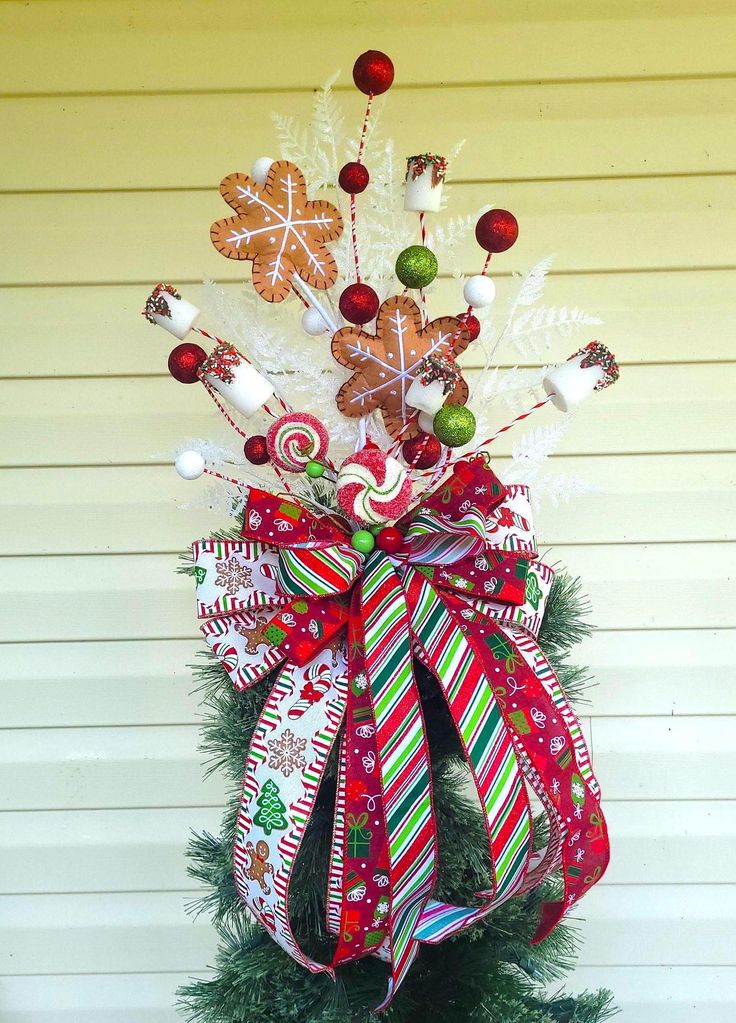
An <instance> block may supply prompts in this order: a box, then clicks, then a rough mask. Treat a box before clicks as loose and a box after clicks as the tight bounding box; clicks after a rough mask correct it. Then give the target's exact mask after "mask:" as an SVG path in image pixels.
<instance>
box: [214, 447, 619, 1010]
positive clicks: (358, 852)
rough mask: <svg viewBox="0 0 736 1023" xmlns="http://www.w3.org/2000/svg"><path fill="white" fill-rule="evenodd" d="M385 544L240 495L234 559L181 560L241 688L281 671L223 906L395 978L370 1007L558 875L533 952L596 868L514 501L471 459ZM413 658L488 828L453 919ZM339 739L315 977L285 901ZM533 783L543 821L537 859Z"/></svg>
mask: <svg viewBox="0 0 736 1023" xmlns="http://www.w3.org/2000/svg"><path fill="white" fill-rule="evenodd" d="M277 521H283V522H286V523H288V525H289V529H288V530H286V531H285V532H282V531H280V530H279V529H278V528H276V527H275V524H276V522H277ZM398 526H399V528H400V529H401V530H402V532H403V533H404V534H405V539H404V545H403V547H402V549H401V552H400V553H399V554H397V555H396V556H394V557H388V556H387V555H386V554H384V553H383V552H381V551H380V550H375V551H374V552H372V553H371V554H370V555H368V556H363V555H361V554H358V553H357V552H356V551H355V550H353V548H352V547H351V545H350V536H349V534H348V533H346V532H344V531H343V530H342V529H341V528H340V527H339V526H338V525H336V524H335V523H334V522H332V521H329V520H327V519H319V518H316V517H314V516H313V515H312V514H311V513H310V512H308V511H307V510H306V509H305V508H303V507H301V506H300V505H298V504H295V503H293V502H291V501H289V502H285V501H284V500H283V499H282V498H279V497H277V496H276V495H273V494H268V493H266V492H263V491H259V490H255V489H252V490H251V491H250V492H249V495H248V500H247V504H246V508H245V512H244V518H243V529H242V534H243V540H242V541H214V540H204V541H201V542H200V543H198V544H195V545H194V555H195V578H196V580H197V597H198V608H199V611H200V615H201V617H203V618H204V619H205V621H204V624H203V627H202V628H203V632H204V634H205V637H206V638H207V642H208V643H209V644H210V646H211V647H212V650H213V652H214V653H215V654H216V656H217V657H218V658H219V659H220V660H221V662H222V663H223V665H224V666H225V668H226V670H227V671H228V673H229V674H230V676H231V678H232V680H233V683H234V684H235V686H236V687H237V688H244V687H247V686H250V685H253V684H254V683H255V682H257V681H258V680H259V679H261V678H263V677H264V676H265V675H267V674H268V673H269V672H272V671H274V670H276V669H278V673H277V677H276V682H275V684H274V686H273V689H272V691H271V694H270V696H269V698H268V700H267V701H266V704H265V706H264V709H263V712H262V714H261V717H260V719H259V722H258V724H257V726H256V729H255V732H254V735H253V740H252V743H251V748H250V751H249V754H248V763H247V769H246V775H245V780H244V785H243V799H242V805H241V812H240V815H239V818H238V827H237V838H236V843H235V850H234V860H235V881H236V886H237V888H238V892H239V893H240V896H241V898H242V899H243V901H244V902H245V903H246V904H247V905H248V906H249V907H250V908H251V909H252V910H253V912H254V913H255V914H256V916H257V918H258V919H260V920H261V922H262V923H263V925H264V926H265V927H266V928H267V929H268V930H269V933H271V935H272V936H273V938H274V939H275V940H276V941H277V942H279V944H280V945H281V946H282V947H283V948H284V949H285V950H286V951H287V952H288V953H289V954H290V955H291V956H293V958H294V959H296V960H297V961H298V962H300V963H301V964H302V965H303V966H305V967H306V968H307V969H309V970H311V971H313V972H327V973H329V974H333V972H334V969H335V967H336V966H338V965H341V964H342V963H345V962H349V961H351V960H353V959H356V958H360V957H362V956H365V955H375V956H378V957H379V958H381V959H384V960H386V961H387V962H389V963H390V966H391V979H390V982H389V988H388V993H387V996H386V999H385V1000H384V1002H383V1003H382V1006H381V1007H382V1008H385V1007H386V1006H387V1005H388V1004H389V1003H390V1001H391V998H392V997H393V994H394V993H395V991H396V989H397V988H398V986H399V985H400V984H401V981H402V979H403V977H404V976H405V975H406V972H407V970H408V969H409V968H410V966H411V964H412V962H413V961H414V959H415V958H416V955H417V952H418V949H419V947H420V943H421V942H428V943H433V944H434V943H437V942H440V941H443V940H445V939H446V938H448V937H450V936H451V935H453V934H456V933H458V932H459V931H461V930H463V929H465V928H467V927H470V926H471V925H472V924H474V923H475V922H477V921H478V920H481V919H482V918H483V917H484V916H486V915H487V914H488V913H490V912H492V911H493V910H494V909H495V908H496V907H498V906H499V905H501V904H502V903H503V902H505V901H506V900H507V899H509V898H511V897H513V896H516V895H519V894H522V893H524V892H527V891H529V890H530V889H531V888H533V887H535V886H537V885H538V884H539V883H540V882H541V881H542V880H543V879H544V878H545V877H546V876H548V875H549V874H550V873H551V872H553V871H555V870H557V869H560V868H561V870H562V876H563V882H564V893H563V897H562V898H561V899H560V900H559V901H555V902H550V903H546V904H545V905H544V906H543V907H542V913H541V918H540V923H539V928H538V930H537V933H536V935H535V940H541V939H542V938H544V937H545V936H546V935H547V934H548V933H549V932H550V931H551V930H552V929H553V928H554V927H555V926H556V924H557V923H558V922H559V920H560V919H561V918H562V916H563V915H564V914H565V913H566V912H568V911H569V910H570V909H571V908H572V907H573V906H574V905H575V904H576V903H577V901H578V900H579V899H580V898H581V897H582V895H584V894H585V892H586V891H587V890H588V889H589V888H590V886H591V885H592V884H593V883H595V882H596V881H597V880H598V879H599V878H600V877H601V876H602V874H603V872H604V870H605V868H606V865H607V863H608V840H607V835H606V828H605V821H604V819H603V815H602V812H601V808H600V801H599V789H598V784H597V782H596V780H595V777H594V775H593V772H592V769H591V765H590V757H589V755H588V751H587V748H586V745H585V741H584V738H583V735H582V731H581V728H580V724H579V722H578V720H577V718H576V717H575V715H574V713H573V711H572V710H571V708H570V706H569V704H568V702H567V700H566V699H565V696H564V694H563V692H562V689H561V687H560V685H559V682H558V681H557V679H556V677H555V675H554V672H553V671H552V669H551V667H550V666H549V663H548V662H547V660H546V658H545V657H544V655H543V653H542V651H541V650H540V648H539V646H538V644H537V642H536V634H537V631H538V629H539V626H540V624H541V620H542V615H543V613H544V605H545V602H546V600H547V597H548V594H549V591H550V588H551V585H552V580H553V573H552V570H551V569H550V568H549V567H548V566H546V565H544V564H543V563H542V562H540V561H539V560H538V556H537V553H536V549H535V544H534V539H533V532H532V525H531V512H530V510H529V502H528V491H527V490H526V488H523V487H518V486H517V487H509V488H506V487H504V486H503V485H502V484H501V483H500V482H499V481H498V479H497V478H496V477H495V475H494V474H493V473H492V472H491V470H490V469H489V468H488V467H487V465H486V464H485V462H484V461H483V460H482V459H472V460H470V461H464V462H461V463H458V465H457V466H456V468H455V470H454V472H453V474H452V475H451V476H450V477H449V479H447V480H446V481H445V482H444V483H442V485H441V486H440V487H438V488H437V490H435V491H434V492H433V493H432V494H431V495H430V496H429V497H428V498H427V499H426V500H425V501H424V502H423V503H422V505H421V508H420V509H418V510H417V511H415V512H413V513H411V514H409V515H408V516H406V517H405V519H404V520H401V521H400V522H399V523H398ZM233 559H234V561H235V563H234V564H233V563H232V562H233ZM244 567H247V568H248V569H249V570H250V573H251V574H250V576H249V577H245V576H244V574H243V568H244ZM236 580H240V585H237V584H236ZM232 590H235V592H231V591H232ZM415 658H417V659H418V660H419V661H420V662H422V663H423V664H424V666H425V667H426V668H427V669H428V670H429V672H430V673H431V674H432V675H434V677H435V678H436V680H437V684H438V687H439V691H440V693H441V694H442V696H443V698H444V700H445V702H446V704H447V708H448V711H449V714H450V716H451V718H452V720H453V723H454V726H455V728H456V730H457V734H458V738H459V740H460V745H461V748H462V751H463V755H464V757H465V760H466V763H467V766H468V770H469V776H470V779H471V781H472V783H473V785H474V787H475V789H476V792H477V796H478V799H479V803H480V806H481V807H482V808H483V812H484V821H485V826H486V830H485V842H486V846H487V856H488V860H489V862H490V864H491V867H492V871H491V886H490V888H489V890H488V891H487V892H480V893H475V896H476V897H475V898H474V900H473V902H472V904H470V905H467V906H458V905H451V904H448V903H445V902H442V901H440V900H438V899H436V898H434V897H433V896H434V886H435V880H436V874H437V839H436V822H435V817H434V811H433V807H432V799H431V769H430V755H429V748H428V744H427V737H426V735H425V733H424V725H423V719H422V715H421V709H420V700H419V694H418V690H417V686H416V680H415V678H414V671H413V665H414V659H415ZM341 728H342V729H343V735H342V739H341V741H340V749H339V768H338V785H337V796H336V804H335V825H334V833H333V843H332V852H331V858H330V870H329V879H328V898H327V912H328V926H329V928H330V930H331V931H332V932H333V933H334V934H335V935H336V937H337V947H336V950H335V953H334V956H333V958H332V960H331V961H330V962H329V963H320V962H317V961H316V960H314V959H312V958H310V957H309V956H307V955H306V954H305V953H304V952H303V951H302V950H301V949H300V947H299V945H298V943H297V942H296V939H295V938H294V935H293V934H292V932H291V927H290V923H289V913H288V897H289V887H290V883H291V880H292V876H293V865H294V862H295V860H296V856H297V853H298V849H299V845H300V843H301V840H302V837H303V835H304V830H305V828H306V826H307V824H308V822H309V819H310V815H311V812H312V808H313V806H314V801H315V799H316V795H317V792H318V790H319V786H320V782H321V779H322V777H323V774H324V771H325V768H326V764H327V759H328V756H329V753H330V749H331V748H332V745H333V744H334V742H335V741H336V739H337V736H338V733H339V731H340V729H341ZM527 785H528V786H530V787H531V789H532V790H533V791H534V793H535V794H536V796H537V797H538V799H539V800H540V802H541V804H542V806H543V808H544V810H545V813H546V815H547V818H548V821H549V839H548V842H547V844H546V845H545V846H544V847H543V848H541V849H538V850H534V849H533V846H532V841H531V837H532V836H531V809H530V802H529V797H528V795H527ZM408 792H411V798H410V799H408V798H407V793H408ZM573 839H574V840H573ZM259 850H260V852H259ZM266 875H268V881H267V887H268V888H269V889H270V891H269V892H265V891H264V889H263V883H262V882H263V881H264V879H265V877H266Z"/></svg>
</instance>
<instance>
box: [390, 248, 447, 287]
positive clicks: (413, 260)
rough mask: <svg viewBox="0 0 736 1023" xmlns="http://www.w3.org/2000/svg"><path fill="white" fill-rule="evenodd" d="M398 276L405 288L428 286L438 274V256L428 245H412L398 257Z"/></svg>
mask: <svg viewBox="0 0 736 1023" xmlns="http://www.w3.org/2000/svg"><path fill="white" fill-rule="evenodd" d="M396 276H397V277H398V278H399V280H400V281H401V283H402V284H403V285H404V287H405V288H426V287H427V285H428V284H431V283H432V281H433V280H434V279H435V277H436V276H437V257H436V256H435V254H434V252H432V250H431V249H428V248H427V247H426V245H410V246H409V248H408V249H404V250H403V252H400V253H399V254H398V256H397V257H396Z"/></svg>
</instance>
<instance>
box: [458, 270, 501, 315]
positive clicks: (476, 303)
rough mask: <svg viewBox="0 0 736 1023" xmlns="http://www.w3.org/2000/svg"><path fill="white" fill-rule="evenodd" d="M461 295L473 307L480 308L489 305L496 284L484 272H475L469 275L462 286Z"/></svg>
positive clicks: (493, 296)
mask: <svg viewBox="0 0 736 1023" xmlns="http://www.w3.org/2000/svg"><path fill="white" fill-rule="evenodd" d="M463 297H464V298H465V301H466V302H467V303H468V305H469V306H472V307H473V309H482V308H483V307H484V306H487V305H490V304H491V302H492V301H493V300H494V298H495V297H496V285H495V284H494V283H493V281H492V280H491V278H490V277H486V276H485V275H484V274H475V276H474V277H469V278H468V279H467V281H466V282H465V287H464V288H463Z"/></svg>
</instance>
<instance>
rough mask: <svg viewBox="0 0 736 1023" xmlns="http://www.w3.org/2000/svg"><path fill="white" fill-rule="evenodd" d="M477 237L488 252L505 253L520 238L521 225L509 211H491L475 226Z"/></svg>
mask: <svg viewBox="0 0 736 1023" xmlns="http://www.w3.org/2000/svg"><path fill="white" fill-rule="evenodd" d="M475 237H476V240H477V242H478V244H479V245H480V247H481V248H482V249H485V250H486V252H505V251H506V249H510V248H511V246H512V245H513V244H514V242H515V241H516V239H517V238H518V237H519V224H518V221H517V220H516V217H515V216H514V214H513V213H509V211H508V210H489V211H488V212H487V213H484V214H483V216H482V217H481V218H480V220H479V221H478V223H477V224H476V225H475Z"/></svg>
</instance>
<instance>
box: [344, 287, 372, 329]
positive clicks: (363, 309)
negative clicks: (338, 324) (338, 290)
mask: <svg viewBox="0 0 736 1023" xmlns="http://www.w3.org/2000/svg"><path fill="white" fill-rule="evenodd" d="M378 306H379V302H378V295H377V294H376V293H375V291H374V290H373V288H371V287H369V286H368V285H367V284H349V285H348V286H347V288H345V290H344V291H343V293H342V295H340V312H341V313H342V315H343V316H344V317H345V319H346V320H347V321H348V323H368V322H369V321H370V320H372V319H373V318H374V317H375V315H376V313H377V312H378Z"/></svg>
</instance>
